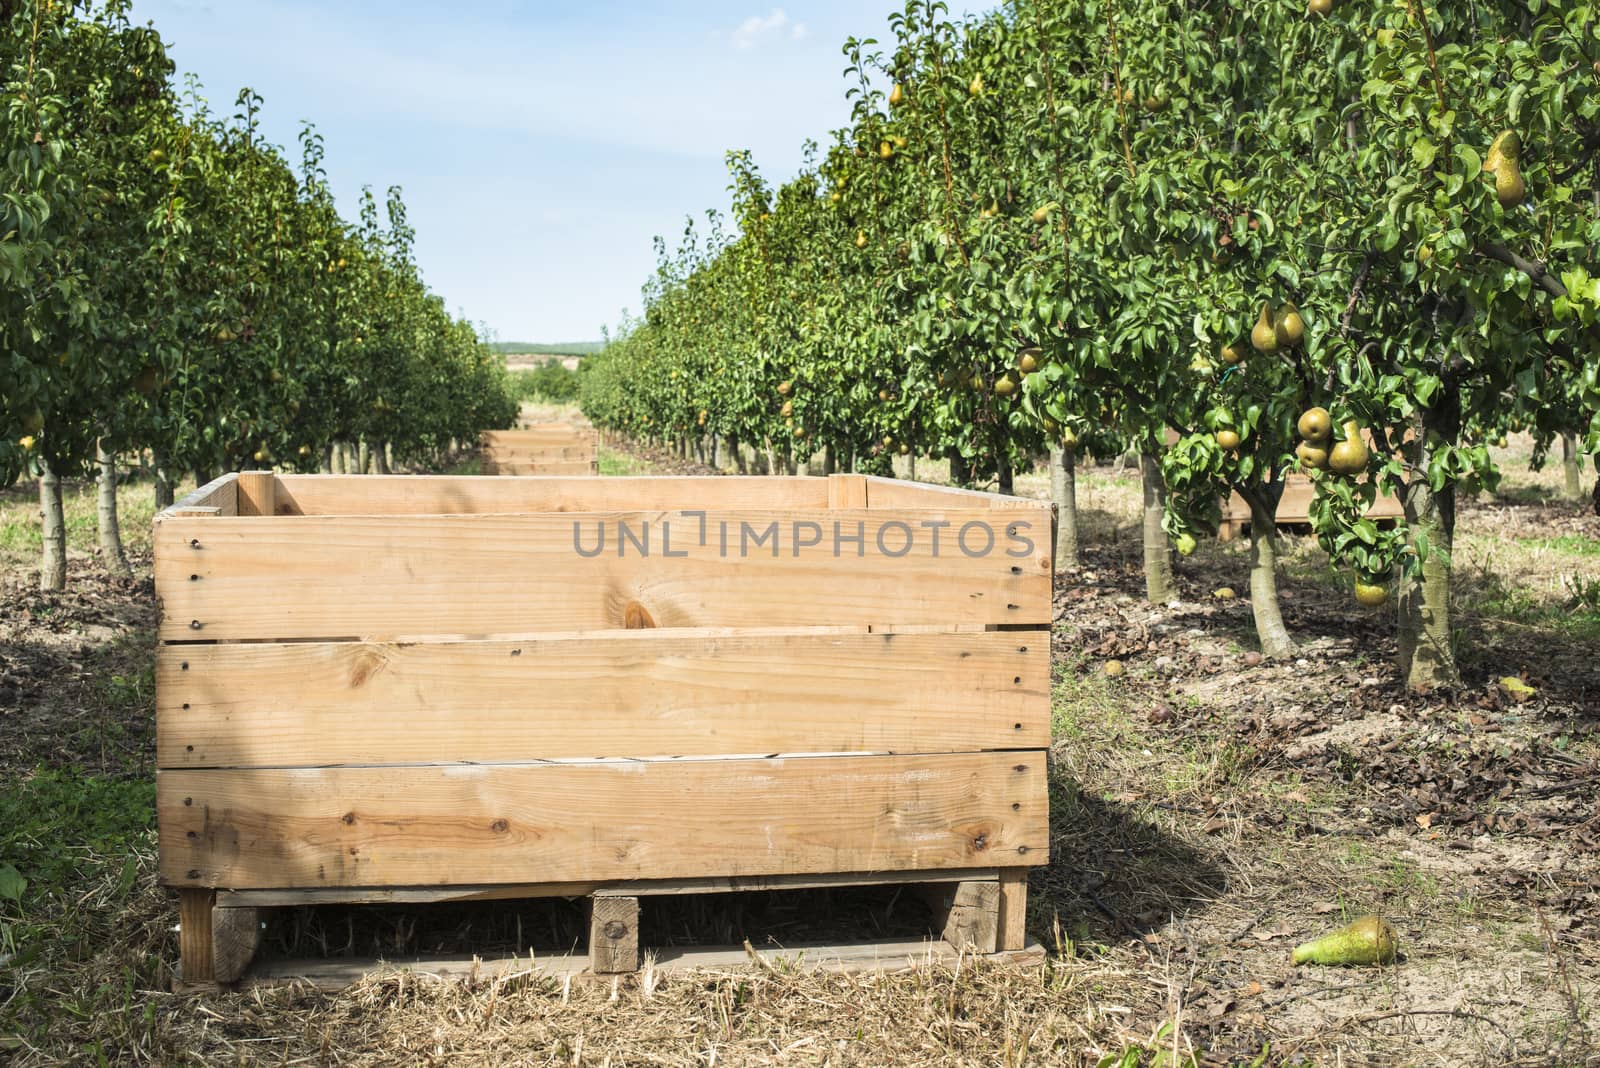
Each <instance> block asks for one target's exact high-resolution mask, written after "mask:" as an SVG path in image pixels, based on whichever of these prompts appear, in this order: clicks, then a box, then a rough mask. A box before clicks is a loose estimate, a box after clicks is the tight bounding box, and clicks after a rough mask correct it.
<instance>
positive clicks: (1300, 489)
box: [1217, 473, 1405, 541]
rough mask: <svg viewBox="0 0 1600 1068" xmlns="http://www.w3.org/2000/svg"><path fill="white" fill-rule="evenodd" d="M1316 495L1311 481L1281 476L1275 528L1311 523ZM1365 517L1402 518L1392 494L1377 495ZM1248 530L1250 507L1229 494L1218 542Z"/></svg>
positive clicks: (1380, 519)
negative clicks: (1281, 483)
mask: <svg viewBox="0 0 1600 1068" xmlns="http://www.w3.org/2000/svg"><path fill="white" fill-rule="evenodd" d="M1316 495H1317V490H1316V487H1315V486H1314V485H1312V482H1311V479H1309V478H1307V477H1306V476H1305V475H1301V474H1293V473H1290V474H1286V475H1285V476H1284V484H1283V497H1282V498H1281V499H1279V501H1278V511H1277V513H1276V518H1277V520H1278V526H1279V527H1280V528H1282V527H1293V526H1307V525H1309V524H1310V523H1311V501H1312V499H1313V498H1315V497H1316ZM1366 516H1367V518H1368V519H1371V520H1372V521H1374V522H1376V523H1380V524H1381V523H1393V522H1395V521H1396V520H1398V519H1403V518H1405V509H1404V508H1402V507H1401V506H1400V499H1399V498H1398V497H1396V496H1395V495H1394V494H1392V493H1380V494H1378V496H1377V497H1376V498H1375V499H1374V500H1373V502H1372V507H1370V508H1368V509H1367V512H1366ZM1249 529H1250V505H1248V504H1246V503H1245V499H1244V498H1243V497H1241V496H1239V495H1238V494H1237V493H1234V494H1230V495H1229V497H1228V499H1227V500H1226V501H1224V502H1223V506H1222V523H1221V525H1220V526H1218V527H1217V540H1218V541H1232V540H1233V539H1234V538H1237V537H1238V536H1239V535H1241V534H1243V533H1244V532H1245V531H1247V530H1249Z"/></svg>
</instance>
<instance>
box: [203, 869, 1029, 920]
mask: <svg viewBox="0 0 1600 1068" xmlns="http://www.w3.org/2000/svg"><path fill="white" fill-rule="evenodd" d="M998 878H999V870H998V869H996V868H977V869H972V868H958V869H949V868H935V869H931V870H926V871H897V872H894V873H893V874H892V875H886V874H885V873H883V872H881V871H872V872H824V873H822V874H819V875H746V876H740V877H733V878H730V877H724V876H706V877H701V878H694V879H629V880H623V881H621V882H609V883H601V882H593V881H589V882H582V881H579V882H566V883H528V884H521V885H518V884H510V885H503V886H399V887H393V886H351V887H343V886H308V887H303V888H286V889H273V890H218V891H217V907H218V909H219V910H221V909H242V908H246V907H251V908H285V907H293V906H298V905H398V904H416V905H432V904H438V903H440V902H446V901H517V900H522V899H526V898H539V897H589V896H596V897H604V896H607V895H622V896H624V897H668V896H680V895H683V894H726V893H735V892H742V891H746V890H835V889H838V888H840V887H860V886H883V885H884V884H885V883H889V884H890V885H899V884H902V883H905V884H924V883H956V882H964V881H971V880H979V881H982V880H988V881H990V882H993V881H994V880H996V879H998Z"/></svg>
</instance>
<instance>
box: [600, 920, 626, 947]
mask: <svg viewBox="0 0 1600 1068" xmlns="http://www.w3.org/2000/svg"><path fill="white" fill-rule="evenodd" d="M601 930H602V931H604V932H605V936H606V937H607V938H609V939H611V941H613V942H617V941H621V940H622V939H624V938H626V937H628V925H627V924H625V923H623V922H622V921H621V920H607V921H606V924H605V926H604V927H602V928H601Z"/></svg>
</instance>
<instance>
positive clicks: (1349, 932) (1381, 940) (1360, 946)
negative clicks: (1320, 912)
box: [1294, 916, 1400, 965]
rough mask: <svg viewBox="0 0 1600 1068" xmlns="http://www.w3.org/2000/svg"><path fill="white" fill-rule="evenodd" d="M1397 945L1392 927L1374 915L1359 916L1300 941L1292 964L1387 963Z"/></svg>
mask: <svg viewBox="0 0 1600 1068" xmlns="http://www.w3.org/2000/svg"><path fill="white" fill-rule="evenodd" d="M1399 947H1400V941H1399V939H1398V938H1396V937H1395V933H1394V928H1393V927H1390V926H1389V925H1388V924H1387V923H1385V922H1384V921H1383V920H1382V919H1381V918H1379V917H1377V916H1363V917H1361V918H1360V919H1359V920H1356V921H1355V922H1354V923H1352V924H1350V925H1349V926H1348V927H1343V928H1341V929H1339V930H1337V931H1333V932H1331V933H1329V934H1325V935H1323V936H1322V937H1321V938H1313V939H1312V940H1311V941H1309V942H1302V943H1301V944H1300V945H1298V946H1296V947H1295V949H1294V963H1296V964H1333V965H1345V964H1389V963H1391V962H1392V961H1393V960H1394V957H1395V953H1396V951H1397V950H1398V949H1399Z"/></svg>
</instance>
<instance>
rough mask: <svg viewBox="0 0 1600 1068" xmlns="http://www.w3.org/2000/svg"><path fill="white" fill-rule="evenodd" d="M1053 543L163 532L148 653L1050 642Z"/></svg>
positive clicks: (505, 528)
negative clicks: (664, 639) (701, 631)
mask: <svg viewBox="0 0 1600 1068" xmlns="http://www.w3.org/2000/svg"><path fill="white" fill-rule="evenodd" d="M606 481H607V480H604V479H601V480H597V481H596V482H595V484H596V485H603V484H604V483H605V482H606ZM726 481H735V480H733V479H728V480H726ZM790 481H795V482H803V481H811V480H809V479H792V480H790ZM815 481H816V482H817V483H818V484H819V485H822V484H823V483H824V482H825V480H822V479H817V480H815ZM512 484H514V483H512ZM929 523H943V524H946V525H945V526H943V527H930V526H928V525H927V524H929ZM702 524H704V526H703V528H702ZM624 531H626V532H627V534H628V535H629V536H624ZM769 534H771V535H773V536H774V537H772V538H770V539H767V540H763V539H764V537H765V536H766V535H769ZM936 534H937V536H938V538H939V541H938V545H937V546H935V543H934V538H935V535H936ZM645 535H647V536H648V538H649V546H650V547H649V553H650V555H648V556H646V555H643V553H642V552H641V545H642V536H645ZM1013 535H1017V536H1015V537H1014V536H1013ZM1048 535H1049V527H1048V524H1044V525H1042V526H1040V525H1039V524H1032V526H1031V527H1030V528H1028V529H1026V530H1024V529H1023V528H1022V525H1021V523H1020V522H1019V521H1018V520H1017V519H1015V518H1014V517H1012V516H1010V515H1008V514H1007V513H1003V512H1002V513H996V512H992V511H989V510H981V511H964V510H947V511H942V512H908V513H899V512H892V511H887V512H886V511H876V510H857V509H852V510H845V511H836V512H829V513H828V514H827V515H826V516H825V517H822V518H820V519H819V518H818V517H817V516H816V515H815V514H812V513H806V512H787V511H784V512H746V511H736V512H719V513H715V514H712V515H709V516H707V517H705V518H704V519H702V518H700V517H698V516H696V515H688V514H685V513H681V512H678V513H673V512H612V513H599V514H587V515H582V516H574V515H565V516H560V515H515V516H511V515H464V516H463V515H440V516H301V517H283V516H279V517H275V518H240V519H225V518H216V519H198V518H194V519H189V518H184V517H181V516H176V517H171V518H168V519H166V520H164V521H162V522H161V523H158V524H157V525H156V535H155V543H156V554H155V555H156V562H155V582H156V594H157V596H158V597H159V598H160V599H161V602H162V606H163V613H162V620H161V625H160V631H159V634H160V637H161V639H162V640H164V641H186V640H188V641H229V640H240V639H271V638H337V639H344V638H352V637H359V638H367V639H385V640H387V639H395V638H402V637H408V636H410V637H417V636H423V635H436V636H442V635H454V636H461V637H489V636H493V635H503V634H525V633H532V632H538V631H572V630H595V629H612V628H620V627H624V626H626V625H627V620H628V618H629V612H630V609H631V610H632V611H634V612H635V613H637V612H638V611H640V610H642V611H643V612H644V613H646V614H647V615H648V616H649V618H650V619H651V620H652V621H654V623H655V625H656V626H658V627H667V628H670V627H697V626H767V625H808V624H819V625H856V624H875V623H881V624H890V625H898V624H913V623H930V624H931V623H948V624H955V623H983V624H1026V625H1036V626H1048V625H1049V622H1050V611H1051V609H1050V594H1051V589H1050V578H1051V556H1050V548H1051V546H1050V541H1049V536H1048ZM856 538H860V539H861V540H860V541H854V540H852V539H856ZM810 540H814V541H815V542H816V544H814V545H809V546H804V547H800V543H801V542H805V541H810ZM702 541H703V544H702ZM961 546H965V547H966V552H964V551H962V548H961ZM986 547H992V548H990V549H989V551H988V553H987V555H968V554H967V553H968V552H970V553H982V552H983V550H984V549H985V548H986ZM885 548H886V549H887V550H888V551H889V552H890V553H898V552H900V551H901V550H902V549H903V550H904V552H905V554H904V555H885V554H884V551H883V550H884V549H885ZM582 552H594V553H597V555H594V556H584V555H581V553H582ZM834 552H838V553H839V555H837V556H835V555H834ZM1012 552H1019V553H1022V554H1023V555H1020V556H1013V555H1010V553H1012ZM857 553H860V555H856V554H857ZM669 554H670V555H669ZM797 554H798V555H797Z"/></svg>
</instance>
